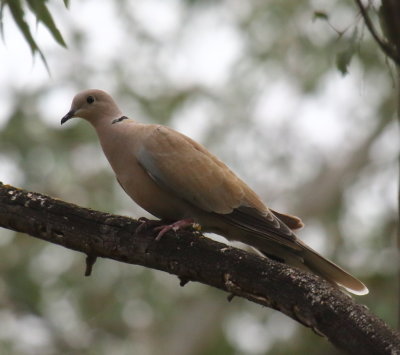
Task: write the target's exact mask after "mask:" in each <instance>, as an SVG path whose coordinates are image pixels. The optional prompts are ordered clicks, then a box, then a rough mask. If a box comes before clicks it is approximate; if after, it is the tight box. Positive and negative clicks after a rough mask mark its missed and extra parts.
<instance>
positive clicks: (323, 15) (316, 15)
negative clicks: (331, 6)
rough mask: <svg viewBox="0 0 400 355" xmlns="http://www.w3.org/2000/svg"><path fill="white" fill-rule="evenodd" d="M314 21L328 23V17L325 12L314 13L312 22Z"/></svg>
mask: <svg viewBox="0 0 400 355" xmlns="http://www.w3.org/2000/svg"><path fill="white" fill-rule="evenodd" d="M315 20H324V21H328V20H329V16H328V15H327V13H326V12H323V11H314V16H313V21H315Z"/></svg>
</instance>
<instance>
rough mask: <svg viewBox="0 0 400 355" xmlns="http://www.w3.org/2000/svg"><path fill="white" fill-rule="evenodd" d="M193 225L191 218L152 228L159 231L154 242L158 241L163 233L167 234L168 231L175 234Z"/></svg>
mask: <svg viewBox="0 0 400 355" xmlns="http://www.w3.org/2000/svg"><path fill="white" fill-rule="evenodd" d="M193 224H194V219H193V218H184V219H180V220H179V221H176V222H174V223H171V224H167V225H164V226H160V227H157V228H154V230H155V231H159V232H158V234H157V237H156V239H155V240H156V241H158V240H160V239H161V237H162V236H163V235H164V234H165V233H167V232H169V231H170V230H173V231H174V232H176V231H178V230H179V229H183V228H186V227H189V226H192V225H193Z"/></svg>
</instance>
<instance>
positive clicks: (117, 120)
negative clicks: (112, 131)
mask: <svg viewBox="0 0 400 355" xmlns="http://www.w3.org/2000/svg"><path fill="white" fill-rule="evenodd" d="M127 119H128V117H126V116H121V117H120V118H116V119H115V120H113V121H112V122H111V124H114V123H119V122H121V121H123V120H127Z"/></svg>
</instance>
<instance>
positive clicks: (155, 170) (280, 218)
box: [61, 89, 369, 295]
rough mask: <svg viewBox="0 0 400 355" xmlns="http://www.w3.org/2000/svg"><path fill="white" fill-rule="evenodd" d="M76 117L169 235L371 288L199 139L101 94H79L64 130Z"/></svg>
mask: <svg viewBox="0 0 400 355" xmlns="http://www.w3.org/2000/svg"><path fill="white" fill-rule="evenodd" d="M74 117H79V118H82V119H85V120H86V121H88V122H89V123H90V124H91V125H92V126H93V127H94V129H95V130H96V132H97V135H98V138H99V141H100V144H101V147H102V149H103V152H104V154H105V156H106V158H107V160H108V161H109V163H110V165H111V167H112V169H113V170H114V173H115V175H116V178H117V180H118V182H119V184H120V185H121V187H122V188H123V189H124V191H125V192H126V193H127V194H128V195H129V196H130V198H131V199H132V200H133V201H135V202H136V203H137V204H138V205H139V206H141V207H142V208H144V209H145V210H146V211H148V212H149V213H150V214H152V215H153V216H155V217H158V218H160V219H162V220H163V221H170V222H171V223H169V224H165V225H164V226H163V227H162V228H161V230H160V232H159V233H158V236H157V238H158V239H159V238H160V237H161V236H162V235H163V234H164V233H165V232H167V231H168V230H171V229H172V230H177V229H179V228H184V227H186V226H188V225H192V224H194V223H198V224H199V225H200V226H201V229H202V231H204V232H211V233H216V234H219V235H222V236H223V237H225V238H227V239H228V240H232V241H239V242H242V243H245V244H247V245H249V246H251V247H253V248H255V249H256V250H257V251H259V252H260V253H261V254H262V255H264V256H266V257H270V258H272V259H274V260H277V261H280V262H284V263H286V264H289V265H291V266H294V267H298V268H301V269H303V270H307V271H311V272H314V273H315V274H317V275H319V276H321V277H323V278H324V279H326V280H327V281H329V282H330V283H332V284H334V285H336V286H339V287H341V288H342V289H344V290H347V291H348V292H350V293H353V294H356V295H365V294H367V293H368V292H369V291H368V288H367V287H366V286H365V285H364V284H363V283H362V282H361V281H359V280H358V279H357V278H355V277H354V276H352V275H350V273H348V272H346V271H345V270H343V269H342V268H341V267H339V266H338V265H336V264H334V263H333V262H331V261H329V260H328V259H326V258H324V257H323V256H321V255H320V254H318V253H317V252H316V251H315V250H313V249H312V248H310V247H309V246H307V245H306V244H305V243H304V242H302V241H301V240H300V239H299V238H298V237H297V236H296V230H298V229H300V228H302V227H303V223H302V221H301V219H300V218H298V217H295V216H291V215H289V214H284V213H280V212H277V211H275V210H273V209H271V208H269V207H267V205H266V204H265V203H264V202H263V201H262V200H261V199H260V197H258V195H257V194H256V193H255V192H254V191H253V190H252V189H251V188H250V187H249V186H248V185H247V184H246V183H245V182H244V181H242V180H241V179H240V178H239V177H238V176H237V175H236V174H235V173H234V172H233V171H232V170H231V169H230V168H229V167H228V166H227V165H225V164H224V163H223V162H222V161H221V160H219V159H218V158H217V157H216V156H214V155H213V154H212V153H210V152H209V151H208V150H207V149H206V148H205V147H204V146H202V145H201V144H199V143H197V142H195V141H194V140H193V139H191V138H189V137H187V136H185V135H183V134H181V133H179V132H177V131H175V130H173V129H171V128H169V127H166V126H163V125H159V124H143V123H140V122H137V121H136V120H134V119H132V118H129V117H128V116H125V115H124V114H123V113H122V111H121V110H120V109H119V108H118V105H117V104H116V103H115V101H114V100H113V98H112V97H111V96H110V95H109V94H107V93H106V92H104V91H102V90H97V89H90V90H85V91H82V92H80V93H78V94H77V95H76V96H75V97H74V98H73V101H72V105H71V108H70V110H69V111H68V113H67V114H66V115H65V116H64V117H63V118H62V120H61V124H64V123H65V122H67V121H68V120H70V119H71V118H74Z"/></svg>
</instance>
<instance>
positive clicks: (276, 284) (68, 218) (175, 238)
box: [0, 184, 400, 354]
mask: <svg viewBox="0 0 400 355" xmlns="http://www.w3.org/2000/svg"><path fill="white" fill-rule="evenodd" d="M139 225H140V222H138V221H136V220H133V219H131V218H127V217H122V216H115V215H112V214H109V213H102V212H98V211H94V210H90V209H86V208H82V207H79V206H76V205H73V204H69V203H66V202H63V201H60V200H57V199H53V198H51V197H49V196H46V195H42V194H39V193H35V192H28V191H24V190H20V189H17V188H15V187H13V186H8V185H1V184H0V226H1V227H4V228H8V229H11V230H15V231H18V232H22V233H26V234H29V235H31V236H33V237H36V238H40V239H43V240H46V241H48V242H51V243H54V244H59V245H62V246H64V247H66V248H69V249H73V250H76V251H80V252H82V253H85V254H86V255H88V259H87V260H89V261H90V260H91V262H92V263H93V262H94V260H95V259H96V257H103V258H110V259H114V260H117V261H121V262H125V263H130V264H137V265H143V266H146V267H149V268H153V269H158V270H162V271H165V272H168V273H170V274H174V275H177V276H178V277H179V278H180V280H181V285H184V284H185V283H186V282H188V281H198V282H201V283H204V284H207V285H210V286H213V287H215V288H218V289H221V290H223V291H226V292H229V293H230V294H231V295H235V296H239V297H243V298H246V299H248V300H249V301H252V302H255V303H258V304H260V305H263V306H266V307H270V308H273V309H276V310H278V311H280V312H282V313H284V314H286V315H287V316H289V317H291V318H293V319H294V320H296V321H298V322H300V323H301V324H303V325H304V326H306V327H309V328H311V329H312V330H313V331H314V332H315V333H317V334H319V335H322V336H324V337H326V338H327V339H328V340H329V341H330V342H331V343H332V344H334V345H335V346H337V347H338V348H340V349H342V350H345V351H346V352H349V353H354V354H395V353H400V336H399V335H398V334H397V333H395V332H394V331H393V330H391V329H390V328H389V327H388V326H387V325H386V324H385V323H384V322H383V321H382V320H380V319H379V318H377V317H376V316H374V315H373V314H371V313H370V312H369V311H368V310H367V309H366V307H364V306H362V305H359V304H356V303H355V302H354V301H353V299H352V298H350V297H349V296H347V295H346V294H344V293H343V292H341V291H340V290H338V289H337V288H334V287H333V286H332V285H331V284H329V283H328V282H327V281H325V280H323V279H321V278H320V277H318V276H316V275H313V274H311V273H307V272H303V271H301V270H298V269H295V268H291V267H289V266H287V265H285V264H282V263H279V262H276V261H273V260H270V259H268V258H262V257H259V256H258V255H255V254H250V253H247V252H245V251H243V250H239V249H236V248H233V247H228V246H227V245H225V244H222V243H218V242H215V241H213V240H211V239H208V238H205V237H203V236H201V235H198V234H197V235H196V234H194V233H193V232H190V231H181V232H179V233H176V234H174V233H167V234H166V235H165V236H164V237H163V238H161V240H159V241H155V240H154V235H153V232H152V231H151V230H150V231H146V230H144V231H143V230H142V231H140V232H138V233H135V232H136V229H137V227H138V226H139ZM88 265H89V266H91V263H90V262H88ZM89 269H90V268H87V270H86V271H87V272H88V271H89ZM89 273H90V272H89ZM89 273H88V274H89Z"/></svg>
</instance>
